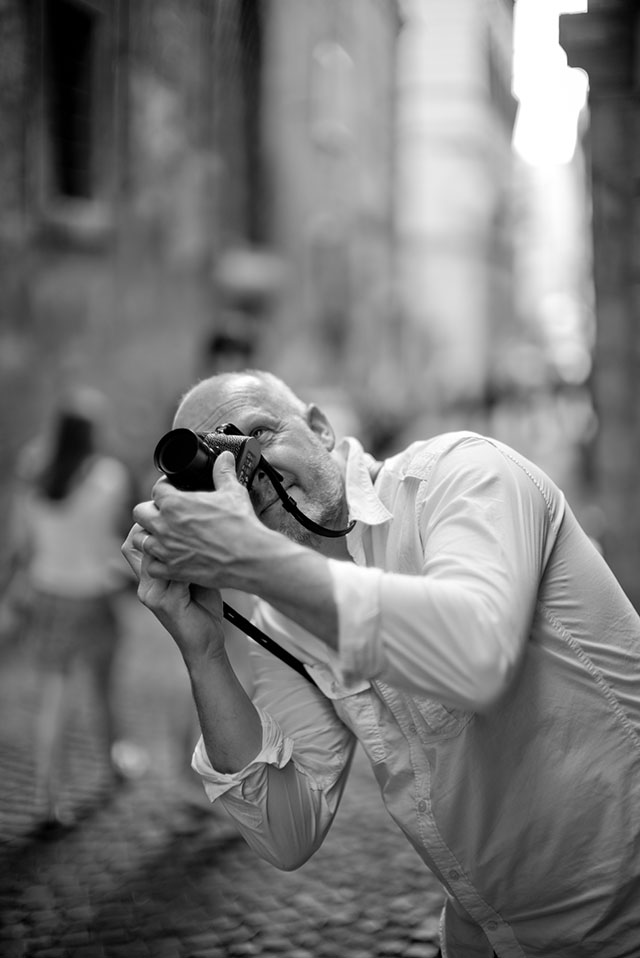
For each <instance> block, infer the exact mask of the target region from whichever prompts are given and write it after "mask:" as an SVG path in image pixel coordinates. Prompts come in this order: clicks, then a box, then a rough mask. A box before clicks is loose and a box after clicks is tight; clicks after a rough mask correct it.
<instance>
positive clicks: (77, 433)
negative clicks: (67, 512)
mask: <svg viewBox="0 0 640 958" xmlns="http://www.w3.org/2000/svg"><path fill="white" fill-rule="evenodd" d="M94 426H95V424H94V422H93V419H92V418H91V417H90V416H86V415H83V413H82V412H79V411H75V410H73V411H71V410H61V411H60V413H59V414H58V419H57V421H56V424H55V427H54V432H53V441H52V444H51V448H50V449H49V453H48V456H47V459H46V461H45V462H44V464H43V466H42V468H41V469H40V472H39V475H38V477H37V479H36V486H37V488H38V490H39V492H40V493H41V495H43V496H44V497H45V498H47V499H52V500H54V501H59V500H61V499H65V498H66V497H67V495H68V494H69V492H70V490H71V488H72V486H73V481H74V479H75V477H76V475H77V474H78V471H79V470H80V468H81V466H82V465H83V464H84V463H85V462H86V460H87V459H88V458H89V457H90V456H92V455H93V454H94V452H95V430H94Z"/></svg>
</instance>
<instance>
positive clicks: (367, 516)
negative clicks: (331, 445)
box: [336, 436, 392, 526]
mask: <svg viewBox="0 0 640 958" xmlns="http://www.w3.org/2000/svg"><path fill="white" fill-rule="evenodd" d="M336 453H337V454H338V456H339V457H340V458H341V459H342V460H343V461H344V462H345V492H346V496H347V505H348V507H349V518H350V519H355V520H356V521H357V522H364V523H366V524H367V525H369V526H377V525H381V524H382V523H383V522H388V521H389V519H391V518H392V513H391V512H389V510H388V509H387V507H386V506H385V505H384V503H383V502H382V500H381V499H380V497H379V496H378V494H377V492H376V490H375V488H374V485H373V480H374V477H375V476H376V475H377V473H378V471H379V464H378V463H377V462H376V460H375V459H374V458H373V456H370V455H369V454H368V453H366V452H365V451H364V449H363V448H362V446H361V444H360V443H359V442H358V440H357V439H354V438H353V437H351V436H347V437H346V438H345V439H343V440H342V441H341V442H340V443H339V445H338V446H337V448H336Z"/></svg>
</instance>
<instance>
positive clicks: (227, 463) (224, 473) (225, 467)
mask: <svg viewBox="0 0 640 958" xmlns="http://www.w3.org/2000/svg"><path fill="white" fill-rule="evenodd" d="M213 484H214V486H215V487H216V489H218V490H219V489H224V487H225V486H230V485H236V486H237V485H240V483H239V482H238V477H237V475H236V461H235V459H234V457H233V453H232V452H229V451H228V450H225V451H224V452H221V453H220V455H219V456H218V457H217V458H216V461H215V462H214V464H213Z"/></svg>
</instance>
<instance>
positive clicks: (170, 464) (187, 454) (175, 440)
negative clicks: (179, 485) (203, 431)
mask: <svg viewBox="0 0 640 958" xmlns="http://www.w3.org/2000/svg"><path fill="white" fill-rule="evenodd" d="M197 455H198V436H197V435H196V433H195V432H192V431H191V429H172V430H171V432H168V433H167V434H166V436H163V437H162V439H161V440H160V442H159V443H158V445H157V446H156V451H155V453H154V457H153V458H154V461H155V464H156V466H157V468H158V469H159V470H160V471H161V472H164V474H165V475H167V476H172V475H175V474H176V473H179V472H183V471H184V470H185V469H188V468H189V466H190V465H191V464H192V462H193V460H194V459H195V458H196V457H197Z"/></svg>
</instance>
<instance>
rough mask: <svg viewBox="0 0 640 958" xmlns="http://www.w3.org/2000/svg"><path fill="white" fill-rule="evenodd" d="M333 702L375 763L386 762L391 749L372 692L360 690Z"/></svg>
mask: <svg viewBox="0 0 640 958" xmlns="http://www.w3.org/2000/svg"><path fill="white" fill-rule="evenodd" d="M333 704H334V708H335V710H336V712H337V713H338V715H339V716H340V718H341V719H342V721H343V722H344V724H345V725H346V726H347V727H348V728H350V729H351V731H352V732H353V733H354V735H355V736H356V737H357V739H358V741H359V742H360V744H361V745H362V747H363V749H364V751H365V752H366V754H367V756H368V758H369V760H370V761H371V762H373V763H374V764H380V763H382V762H384V761H385V760H386V759H387V756H388V754H389V750H388V748H387V744H386V742H385V738H384V736H383V735H382V731H381V724H380V720H379V716H378V709H377V702H376V701H375V699H374V698H373V697H372V695H371V692H370V691H369V690H367V691H365V692H358V693H357V694H355V695H350V696H349V697H348V698H343V699H340V700H339V701H337V702H334V703H333Z"/></svg>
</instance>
